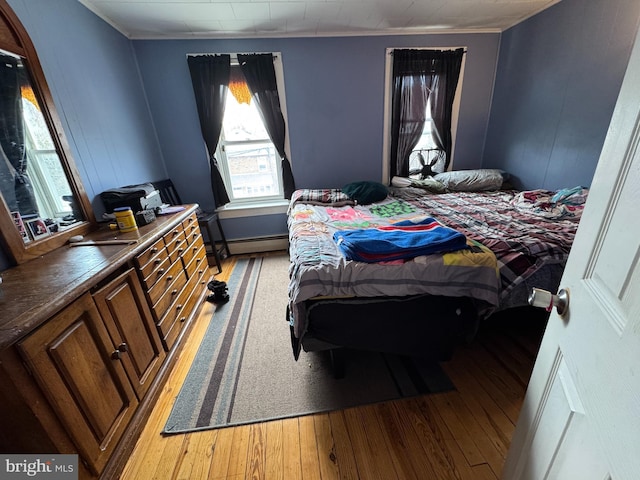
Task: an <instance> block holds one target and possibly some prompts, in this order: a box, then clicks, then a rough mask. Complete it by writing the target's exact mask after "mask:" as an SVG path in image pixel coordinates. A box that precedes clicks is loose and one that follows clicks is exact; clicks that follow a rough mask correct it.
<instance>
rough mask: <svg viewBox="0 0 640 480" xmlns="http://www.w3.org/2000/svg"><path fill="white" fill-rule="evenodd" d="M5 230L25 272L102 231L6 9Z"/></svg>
mask: <svg viewBox="0 0 640 480" xmlns="http://www.w3.org/2000/svg"><path fill="white" fill-rule="evenodd" d="M0 16H1V17H2V18H0V20H1V22H0V194H1V200H2V202H0V203H1V204H2V205H1V206H0V227H1V229H2V240H3V246H4V248H5V250H6V252H7V254H8V255H9V256H10V257H11V258H12V260H13V261H14V262H15V263H17V264H19V263H23V262H25V261H27V260H30V259H32V258H35V257H37V256H40V255H43V254H45V253H48V252H50V251H52V250H54V249H56V248H58V247H60V246H62V245H63V244H64V243H65V242H66V241H67V240H68V238H69V237H71V236H72V235H78V234H85V233H87V232H89V231H90V230H91V229H93V228H94V227H95V218H94V217H93V213H92V210H91V205H90V203H89V201H88V198H87V196H86V193H85V192H84V189H83V187H82V184H81V183H80V179H79V176H78V172H77V171H76V170H75V166H74V165H73V162H72V159H71V157H70V155H69V153H68V147H67V145H66V142H65V141H64V135H63V132H62V129H61V127H60V122H59V120H58V118H57V116H56V113H55V108H54V105H53V101H52V99H51V94H50V92H49V89H48V86H47V84H46V81H45V78H44V73H43V72H42V69H41V67H40V63H39V61H38V58H37V55H36V52H35V49H34V47H33V45H32V44H31V41H30V39H29V37H28V34H27V33H26V31H25V30H24V27H23V26H22V24H21V23H20V22H19V20H18V18H17V17H16V16H15V14H14V13H13V11H12V10H11V9H10V7H9V6H8V5H7V4H6V0H1V1H0Z"/></svg>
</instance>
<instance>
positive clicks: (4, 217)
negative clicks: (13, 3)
mask: <svg viewBox="0 0 640 480" xmlns="http://www.w3.org/2000/svg"><path fill="white" fill-rule="evenodd" d="M0 49H2V50H5V51H7V52H11V53H14V54H16V55H19V56H20V57H22V59H23V62H24V64H25V65H26V66H27V68H28V69H29V75H30V80H31V83H32V89H33V92H34V94H35V96H36V98H37V99H38V102H39V103H40V106H41V109H42V113H43V115H44V118H45V121H46V123H47V126H48V127H49V131H50V133H51V137H52V139H53V142H54V144H55V146H56V151H57V153H58V157H59V158H60V162H61V164H62V168H63V170H64V172H65V174H66V176H67V179H68V180H69V186H70V187H71V191H72V192H73V194H74V196H75V198H76V201H77V205H78V208H80V210H81V211H82V214H83V216H84V219H85V220H84V221H82V222H78V224H76V225H73V226H71V227H70V228H68V229H66V230H64V231H63V232H59V233H56V234H54V235H51V236H49V237H46V238H44V239H41V240H34V241H32V242H29V243H27V244H25V243H24V242H23V240H22V237H21V236H20V233H19V232H18V229H17V228H16V227H15V224H14V223H13V219H12V218H11V212H10V211H9V208H8V206H7V204H6V202H5V201H4V199H3V198H2V196H1V195H0V232H1V233H2V235H0V239H1V240H2V246H3V247H4V249H5V251H6V253H7V255H8V256H9V257H10V259H11V260H13V261H14V262H15V263H16V264H18V265H19V264H21V263H24V262H27V261H29V260H32V259H34V258H38V257H40V256H42V255H44V254H46V253H49V252H51V251H53V250H55V249H57V248H60V247H61V246H62V245H64V244H65V243H67V241H68V240H69V238H70V237H71V236H73V235H85V234H87V233H89V232H90V231H91V230H94V229H95V228H97V223H96V219H95V216H94V214H93V209H92V207H91V202H90V201H89V198H88V197H87V193H86V191H85V189H84V186H83V185H82V182H81V180H80V173H79V172H78V169H77V167H76V166H75V163H74V161H73V158H72V157H71V154H70V149H69V145H68V143H67V140H66V138H65V136H64V132H63V129H62V123H61V122H60V118H59V117H58V115H57V113H56V109H55V105H54V103H53V97H52V96H51V92H50V90H49V86H48V85H47V81H46V78H45V76H44V72H43V70H42V66H41V65H40V60H39V59H38V55H37V53H36V49H35V47H34V45H33V43H32V42H31V38H30V37H29V34H28V33H27V31H26V29H25V28H24V26H23V25H22V22H20V20H19V19H18V17H17V16H16V14H15V13H14V11H13V10H12V9H11V7H10V6H9V4H8V3H7V1H6V0H0Z"/></svg>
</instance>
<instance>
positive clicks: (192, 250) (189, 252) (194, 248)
mask: <svg viewBox="0 0 640 480" xmlns="http://www.w3.org/2000/svg"><path fill="white" fill-rule="evenodd" d="M203 246H204V242H203V241H202V235H198V237H197V238H196V239H195V240H193V242H192V243H190V244H189V245H188V246H187V247H186V248H185V251H184V252H183V254H182V261H183V262H184V265H185V266H186V265H188V264H189V262H190V261H191V259H192V258H193V256H194V255H195V254H196V253H197V252H198V250H200V247H203Z"/></svg>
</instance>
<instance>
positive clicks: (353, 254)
mask: <svg viewBox="0 0 640 480" xmlns="http://www.w3.org/2000/svg"><path fill="white" fill-rule="evenodd" d="M333 239H334V241H335V242H336V243H337V245H338V248H339V249H340V251H341V252H342V253H343V254H344V256H345V257H346V258H347V259H348V260H356V261H359V262H366V263H375V262H383V261H392V260H402V259H408V258H414V257H418V256H420V255H430V254H433V253H446V252H453V251H456V250H463V249H465V248H468V247H467V240H466V237H465V236H464V235H463V234H462V233H460V232H458V231H456V230H454V229H452V228H449V227H445V226H443V225H440V224H439V223H438V222H437V221H436V220H435V219H433V218H431V217H427V218H425V219H424V220H422V221H420V222H417V223H414V222H412V221H410V220H406V221H403V222H398V223H395V224H393V225H388V226H379V227H376V228H367V229H357V230H342V231H339V232H336V233H334V234H333Z"/></svg>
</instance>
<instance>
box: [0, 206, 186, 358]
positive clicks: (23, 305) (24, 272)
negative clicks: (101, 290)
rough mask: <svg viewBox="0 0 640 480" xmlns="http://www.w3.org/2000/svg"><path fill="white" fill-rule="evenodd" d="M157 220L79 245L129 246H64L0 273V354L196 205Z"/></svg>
mask: <svg viewBox="0 0 640 480" xmlns="http://www.w3.org/2000/svg"><path fill="white" fill-rule="evenodd" d="M184 207H185V208H184V210H182V211H179V212H177V213H173V214H170V215H160V216H158V217H157V219H156V221H154V222H152V223H150V224H149V225H145V226H144V227H140V228H139V229H138V230H137V231H134V232H128V233H120V232H118V231H117V230H116V231H113V230H110V229H109V227H108V226H107V225H105V226H102V227H101V228H100V229H98V230H96V231H94V232H91V233H90V234H88V235H86V236H85V237H84V239H83V241H104V240H131V241H132V242H134V243H131V244H115V245H104V244H101V245H88V246H74V247H72V246H70V245H69V244H67V245H64V246H62V247H60V248H58V249H57V250H55V251H53V252H51V253H48V254H46V255H43V256H42V257H39V258H36V259H34V260H31V261H29V262H27V263H24V264H22V265H19V266H17V267H13V268H10V269H8V270H5V271H3V272H2V274H1V275H2V284H0V350H3V349H5V348H7V347H9V346H11V345H13V344H14V343H15V342H17V341H18V340H20V339H21V338H23V337H24V336H25V335H27V334H28V333H29V332H31V331H33V330H34V329H36V328H37V327H38V326H39V325H41V324H42V323H44V322H45V321H46V320H47V319H48V318H50V317H51V316H52V315H54V314H56V313H57V312H58V311H60V310H61V309H63V308H64V307H65V306H67V305H68V304H70V303H71V302H73V300H75V299H76V298H78V297H79V296H80V295H82V294H83V293H85V292H87V291H90V290H91V289H92V288H93V287H95V286H96V285H97V284H98V283H100V282H101V281H103V280H104V279H106V278H107V277H109V276H110V275H111V274H112V273H114V272H115V271H117V270H118V269H119V268H121V267H123V266H126V265H127V264H128V262H130V261H131V260H132V259H133V258H134V257H135V256H136V255H138V254H139V253H142V252H143V251H144V250H145V249H146V248H148V247H149V246H151V245H152V244H153V243H154V242H156V241H157V240H158V239H160V238H161V237H162V236H163V235H164V234H165V233H167V232H168V231H169V230H171V229H172V228H174V227H175V226H176V225H178V224H179V223H181V222H182V221H183V220H185V219H186V218H187V217H188V216H189V215H191V214H192V213H193V212H195V211H196V209H197V205H185V206H184Z"/></svg>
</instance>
